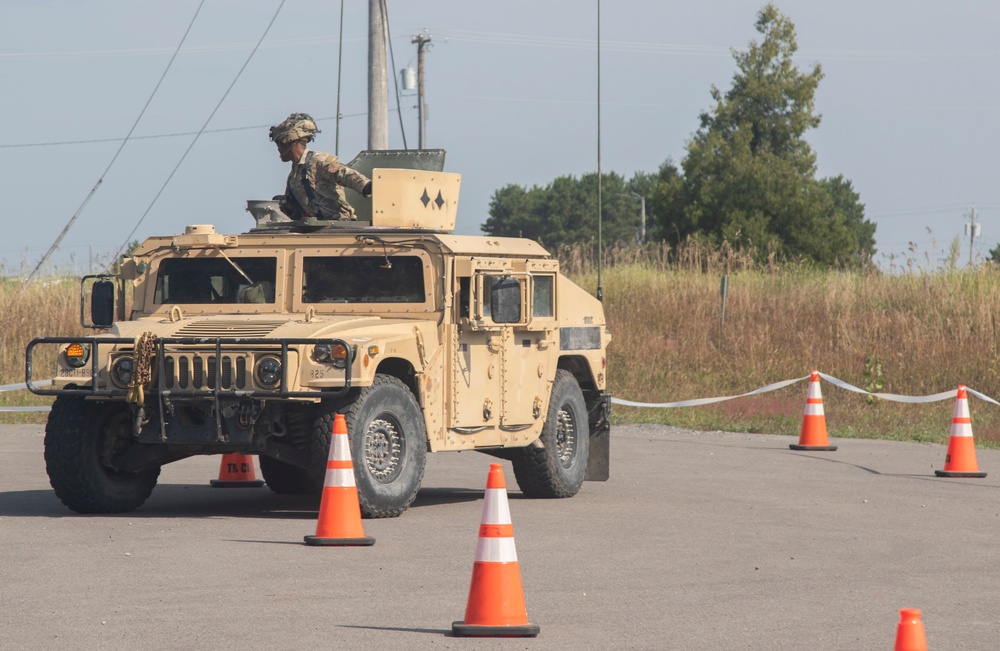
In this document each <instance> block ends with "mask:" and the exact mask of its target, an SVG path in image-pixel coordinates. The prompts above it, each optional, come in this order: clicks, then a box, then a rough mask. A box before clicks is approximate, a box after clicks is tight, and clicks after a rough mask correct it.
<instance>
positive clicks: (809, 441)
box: [788, 371, 837, 452]
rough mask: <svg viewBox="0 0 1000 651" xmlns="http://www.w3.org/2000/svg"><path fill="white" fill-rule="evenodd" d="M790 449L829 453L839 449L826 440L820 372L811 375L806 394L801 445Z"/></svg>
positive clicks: (790, 446)
mask: <svg viewBox="0 0 1000 651" xmlns="http://www.w3.org/2000/svg"><path fill="white" fill-rule="evenodd" d="M788 447H789V448H791V449H793V450H812V451H823V450H826V451H829V452H833V451H834V450H836V449H837V446H836V445H830V442H829V441H828V440H827V438H826V414H824V413H823V395H822V394H821V393H820V390H819V371H813V372H812V373H811V374H810V375H809V393H808V394H806V408H805V411H804V412H803V414H802V430H801V431H800V432H799V444H798V445H795V444H792V445H789V446H788Z"/></svg>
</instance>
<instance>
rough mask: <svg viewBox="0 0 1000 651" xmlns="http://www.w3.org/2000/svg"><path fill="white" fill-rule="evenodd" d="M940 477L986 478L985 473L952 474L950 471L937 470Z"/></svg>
mask: <svg viewBox="0 0 1000 651" xmlns="http://www.w3.org/2000/svg"><path fill="white" fill-rule="evenodd" d="M934 474H935V475H937V476H938V477H985V476H986V473H985V472H952V471H950V470H935V471H934Z"/></svg>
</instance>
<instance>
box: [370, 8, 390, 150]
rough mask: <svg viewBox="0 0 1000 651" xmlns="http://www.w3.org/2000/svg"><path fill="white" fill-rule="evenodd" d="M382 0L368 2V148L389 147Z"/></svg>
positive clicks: (387, 84) (387, 93) (387, 85)
mask: <svg viewBox="0 0 1000 651" xmlns="http://www.w3.org/2000/svg"><path fill="white" fill-rule="evenodd" d="M384 1H385V0H368V149H388V148H389V82H388V80H387V77H386V68H385V66H386V62H385V44H386V34H385V5H384Z"/></svg>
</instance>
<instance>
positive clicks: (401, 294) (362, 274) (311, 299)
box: [302, 255, 427, 303]
mask: <svg viewBox="0 0 1000 651" xmlns="http://www.w3.org/2000/svg"><path fill="white" fill-rule="evenodd" d="M426 298H427V297H426V294H425V291H424V267H423V261H422V260H421V259H420V258H419V257H417V256H393V255H391V256H384V255H380V256H370V257H369V256H336V257H314V258H305V260H304V262H303V266H302V301H303V302H305V303H423V302H424V301H425V300H426Z"/></svg>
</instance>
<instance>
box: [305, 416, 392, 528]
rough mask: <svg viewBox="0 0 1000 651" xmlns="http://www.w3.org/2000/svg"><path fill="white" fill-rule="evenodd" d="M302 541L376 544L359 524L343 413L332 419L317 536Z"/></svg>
mask: <svg viewBox="0 0 1000 651" xmlns="http://www.w3.org/2000/svg"><path fill="white" fill-rule="evenodd" d="M305 541H306V544H307V545H314V546H342V547H344V546H352V545H353V546H357V547H360V546H365V545H374V544H375V539H374V538H371V537H369V536H366V535H365V530H364V528H363V527H362V526H361V505H360V504H359V503H358V487H357V484H355V483H354V464H352V463H351V443H350V440H349V439H348V438H347V421H346V420H344V415H343V414H337V415H336V417H334V419H333V433H332V435H331V436H330V456H329V458H328V459H327V462H326V479H325V480H324V481H323V497H322V498H321V499H320V502H319V520H318V521H317V522H316V535H315V536H305Z"/></svg>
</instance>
